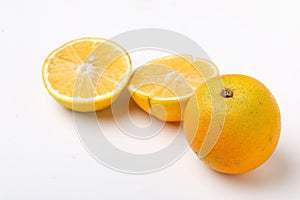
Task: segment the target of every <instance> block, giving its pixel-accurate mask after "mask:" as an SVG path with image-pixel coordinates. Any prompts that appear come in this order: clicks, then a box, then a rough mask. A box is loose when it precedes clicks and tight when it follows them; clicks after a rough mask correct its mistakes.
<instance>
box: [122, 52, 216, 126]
mask: <svg viewBox="0 0 300 200" xmlns="http://www.w3.org/2000/svg"><path fill="white" fill-rule="evenodd" d="M218 74H219V71H218V68H217V67H216V65H214V64H213V63H212V62H210V61H208V60H205V59H200V58H193V57H192V56H190V55H172V56H167V57H163V58H159V59H155V60H152V61H150V62H148V63H146V64H145V65H143V66H141V67H140V68H138V69H137V70H136V71H135V73H134V75H133V77H132V78H131V80H130V83H129V86H128V89H129V92H130V93H131V97H132V98H133V100H134V101H135V102H136V103H137V105H138V106H140V107H141V108H142V109H143V110H144V111H146V112H148V113H150V114H151V115H153V116H155V117H157V118H158V119H160V120H163V121H169V122H176V121H181V120H182V113H183V110H184V108H185V104H186V102H187V100H188V99H189V98H190V97H191V96H192V95H193V92H194V91H195V89H196V88H197V87H199V86H200V85H201V84H202V83H203V82H204V81H205V80H206V79H209V78H211V77H214V76H217V75H218Z"/></svg>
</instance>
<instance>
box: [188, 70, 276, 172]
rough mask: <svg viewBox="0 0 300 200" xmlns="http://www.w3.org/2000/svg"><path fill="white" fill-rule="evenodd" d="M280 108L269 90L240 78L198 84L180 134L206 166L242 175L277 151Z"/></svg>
mask: <svg viewBox="0 0 300 200" xmlns="http://www.w3.org/2000/svg"><path fill="white" fill-rule="evenodd" d="M280 128H281V119H280V110H279V107H278V105H277V103H276V100H275V98H274V97H273V95H272V94H271V92H270V91H269V90H268V89H267V88H266V87H265V86H264V85H263V84H262V83H261V82H259V81H258V80H256V79H254V78H251V77H248V76H244V75H224V76H220V77H215V78H212V79H210V80H208V81H207V82H206V84H203V85H201V86H200V87H199V88H198V89H197V90H196V92H195V95H194V96H193V97H192V98H191V99H190V101H189V102H188V104H187V106H186V110H185V113H184V132H185V135H186V137H187V140H188V141H189V143H190V146H191V148H192V149H193V151H194V152H195V153H196V154H197V155H198V157H199V158H200V159H201V160H202V161H203V162H204V163H205V164H206V165H207V166H209V167H210V168H212V169H214V170H216V171H218V172H222V173H226V174H240V173H244V172H248V171H250V170H253V169H255V168H257V167H258V166H260V165H261V164H263V163H264V162H265V161H266V160H267V159H268V158H269V157H270V156H271V154H272V153H273V151H274V150H275V148H276V146H277V143H278V140H279V136H280Z"/></svg>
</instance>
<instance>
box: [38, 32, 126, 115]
mask: <svg viewBox="0 0 300 200" xmlns="http://www.w3.org/2000/svg"><path fill="white" fill-rule="evenodd" d="M42 75H43V81H44V84H45V86H46V88H47V90H48V92H49V93H50V95H51V96H52V97H53V98H54V99H55V100H57V101H58V102H59V103H60V104H62V105H63V106H65V107H67V108H69V109H72V110H75V111H80V112H90V111H96V110H100V109H103V108H105V107H108V106H109V105H110V104H111V103H112V101H113V100H114V99H115V98H116V97H117V96H118V95H119V93H120V92H121V91H122V89H123V88H124V87H125V85H126V84H127V82H128V80H129V78H130V75H131V60H130V57H129V55H128V53H127V52H126V51H125V50H124V49H123V48H122V47H121V46H120V45H118V44H116V43H115V42H113V41H110V40H106V39H102V38H82V39H77V40H73V41H71V42H68V43H66V44H64V45H63V46H61V47H60V48H58V49H56V50H54V51H53V52H52V53H51V54H50V55H49V56H48V57H47V58H46V60H45V62H44V65H43V70H42Z"/></svg>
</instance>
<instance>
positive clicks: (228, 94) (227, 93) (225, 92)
mask: <svg viewBox="0 0 300 200" xmlns="http://www.w3.org/2000/svg"><path fill="white" fill-rule="evenodd" d="M221 96H222V97H224V98H231V97H233V91H232V90H231V89H229V88H224V89H222V92H221Z"/></svg>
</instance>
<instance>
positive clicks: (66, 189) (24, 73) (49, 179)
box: [0, 0, 300, 200]
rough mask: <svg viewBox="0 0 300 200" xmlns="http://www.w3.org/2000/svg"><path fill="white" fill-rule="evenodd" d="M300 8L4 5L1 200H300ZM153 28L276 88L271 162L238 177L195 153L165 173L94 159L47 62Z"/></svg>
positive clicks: (236, 0)
mask: <svg viewBox="0 0 300 200" xmlns="http://www.w3.org/2000/svg"><path fill="white" fill-rule="evenodd" d="M299 9H300V4H299V1H297V0H294V1H292V0H248V1H241V0H227V1H222V0H219V1H218V0H210V1H204V0H195V1H191V0H181V1H179V0H177V1H171V0H165V1H162V0H123V1H115V0H109V1H100V0H98V1H96V0H95V1H92V0H85V1H79V0H78V1H71V0H51V1H48V2H45V1H37V0H36V1H34V0H27V1H14V0H11V1H5V0H0V65H1V66H0V67H1V71H0V83H1V84H0V92H1V99H0V105H1V115H0V116H1V117H0V119H1V125H0V134H1V139H0V159H1V160H0V162H1V163H0V199H3V200H12V199H31V200H38V199H44V200H48V199H73V200H79V199H88V200H92V199H108V200H109V199H121V198H122V199H130V200H133V199H208V198H209V199H282V198H286V199H299V198H300V192H299V190H298V191H297V189H299V185H300V171H299V169H300V150H299V148H300V147H299V146H300V145H299V142H300V128H299V114H300V108H299V102H300V88H299V86H300V78H299V72H300V70H299V66H300V61H299V60H300V59H299V52H300V48H299V46H300V37H299V35H300V20H299V19H300V12H299ZM149 27H150V28H164V29H170V30H173V31H177V32H179V33H182V34H184V35H186V36H188V37H190V38H191V39H193V40H194V41H196V42H197V43H198V44H199V45H201V46H202V47H203V48H204V49H205V50H206V51H207V53H208V54H209V56H210V57H211V58H212V60H213V61H214V62H215V63H216V64H217V65H218V66H219V68H220V72H221V74H226V73H242V74H247V75H250V76H253V77H256V78H257V79H259V80H260V81H262V82H263V83H265V85H266V86H267V87H268V88H269V89H270V90H271V91H272V93H273V94H274V96H275V97H276V99H277V100H278V103H279V105H280V108H281V112H282V135H281V139H280V142H279V145H278V148H277V150H276V152H275V153H274V154H273V156H272V157H271V159H270V160H268V162H267V163H265V164H264V165H263V166H261V167H260V168H258V169H257V170H255V171H253V172H250V173H247V174H244V175H238V176H228V175H222V174H219V173H216V172H213V171H211V170H209V169H208V168H207V167H205V166H204V165H203V164H202V163H201V162H200V161H199V160H198V159H197V157H196V156H195V155H194V154H193V153H192V152H191V151H187V152H186V153H185V154H184V156H183V157H182V158H181V159H179V160H178V161H177V162H176V163H175V164H173V165H172V166H170V167H168V168H166V169H164V170H161V171H159V172H156V173H152V174H145V175H130V174H124V173H119V172H116V171H113V170H111V169H109V168H106V167H104V166H103V165H101V164H100V163H98V162H97V161H96V160H94V159H93V158H92V157H91V156H90V155H89V154H88V153H87V151H86V150H85V149H84V148H83V146H82V145H81V143H80V140H79V138H78V135H77V133H76V131H75V128H74V123H73V117H72V112H70V111H68V110H66V109H64V108H62V107H61V106H60V105H58V104H57V103H56V102H55V101H54V100H52V98H51V97H50V96H49V95H48V93H47V91H46V90H45V89H44V86H43V83H42V79H41V67H42V64H43V61H44V59H45V57H46V56H47V55H48V54H49V53H50V52H51V51H52V50H53V49H55V48H56V47H58V46H60V45H62V44H63V43H65V42H67V41H69V40H72V39H75V38H79V37H90V36H94V37H105V38H110V37H113V36H114V35H117V34H120V33H122V32H124V31H129V30H132V29H136V28H149ZM133 64H135V63H133ZM134 67H136V66H134Z"/></svg>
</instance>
